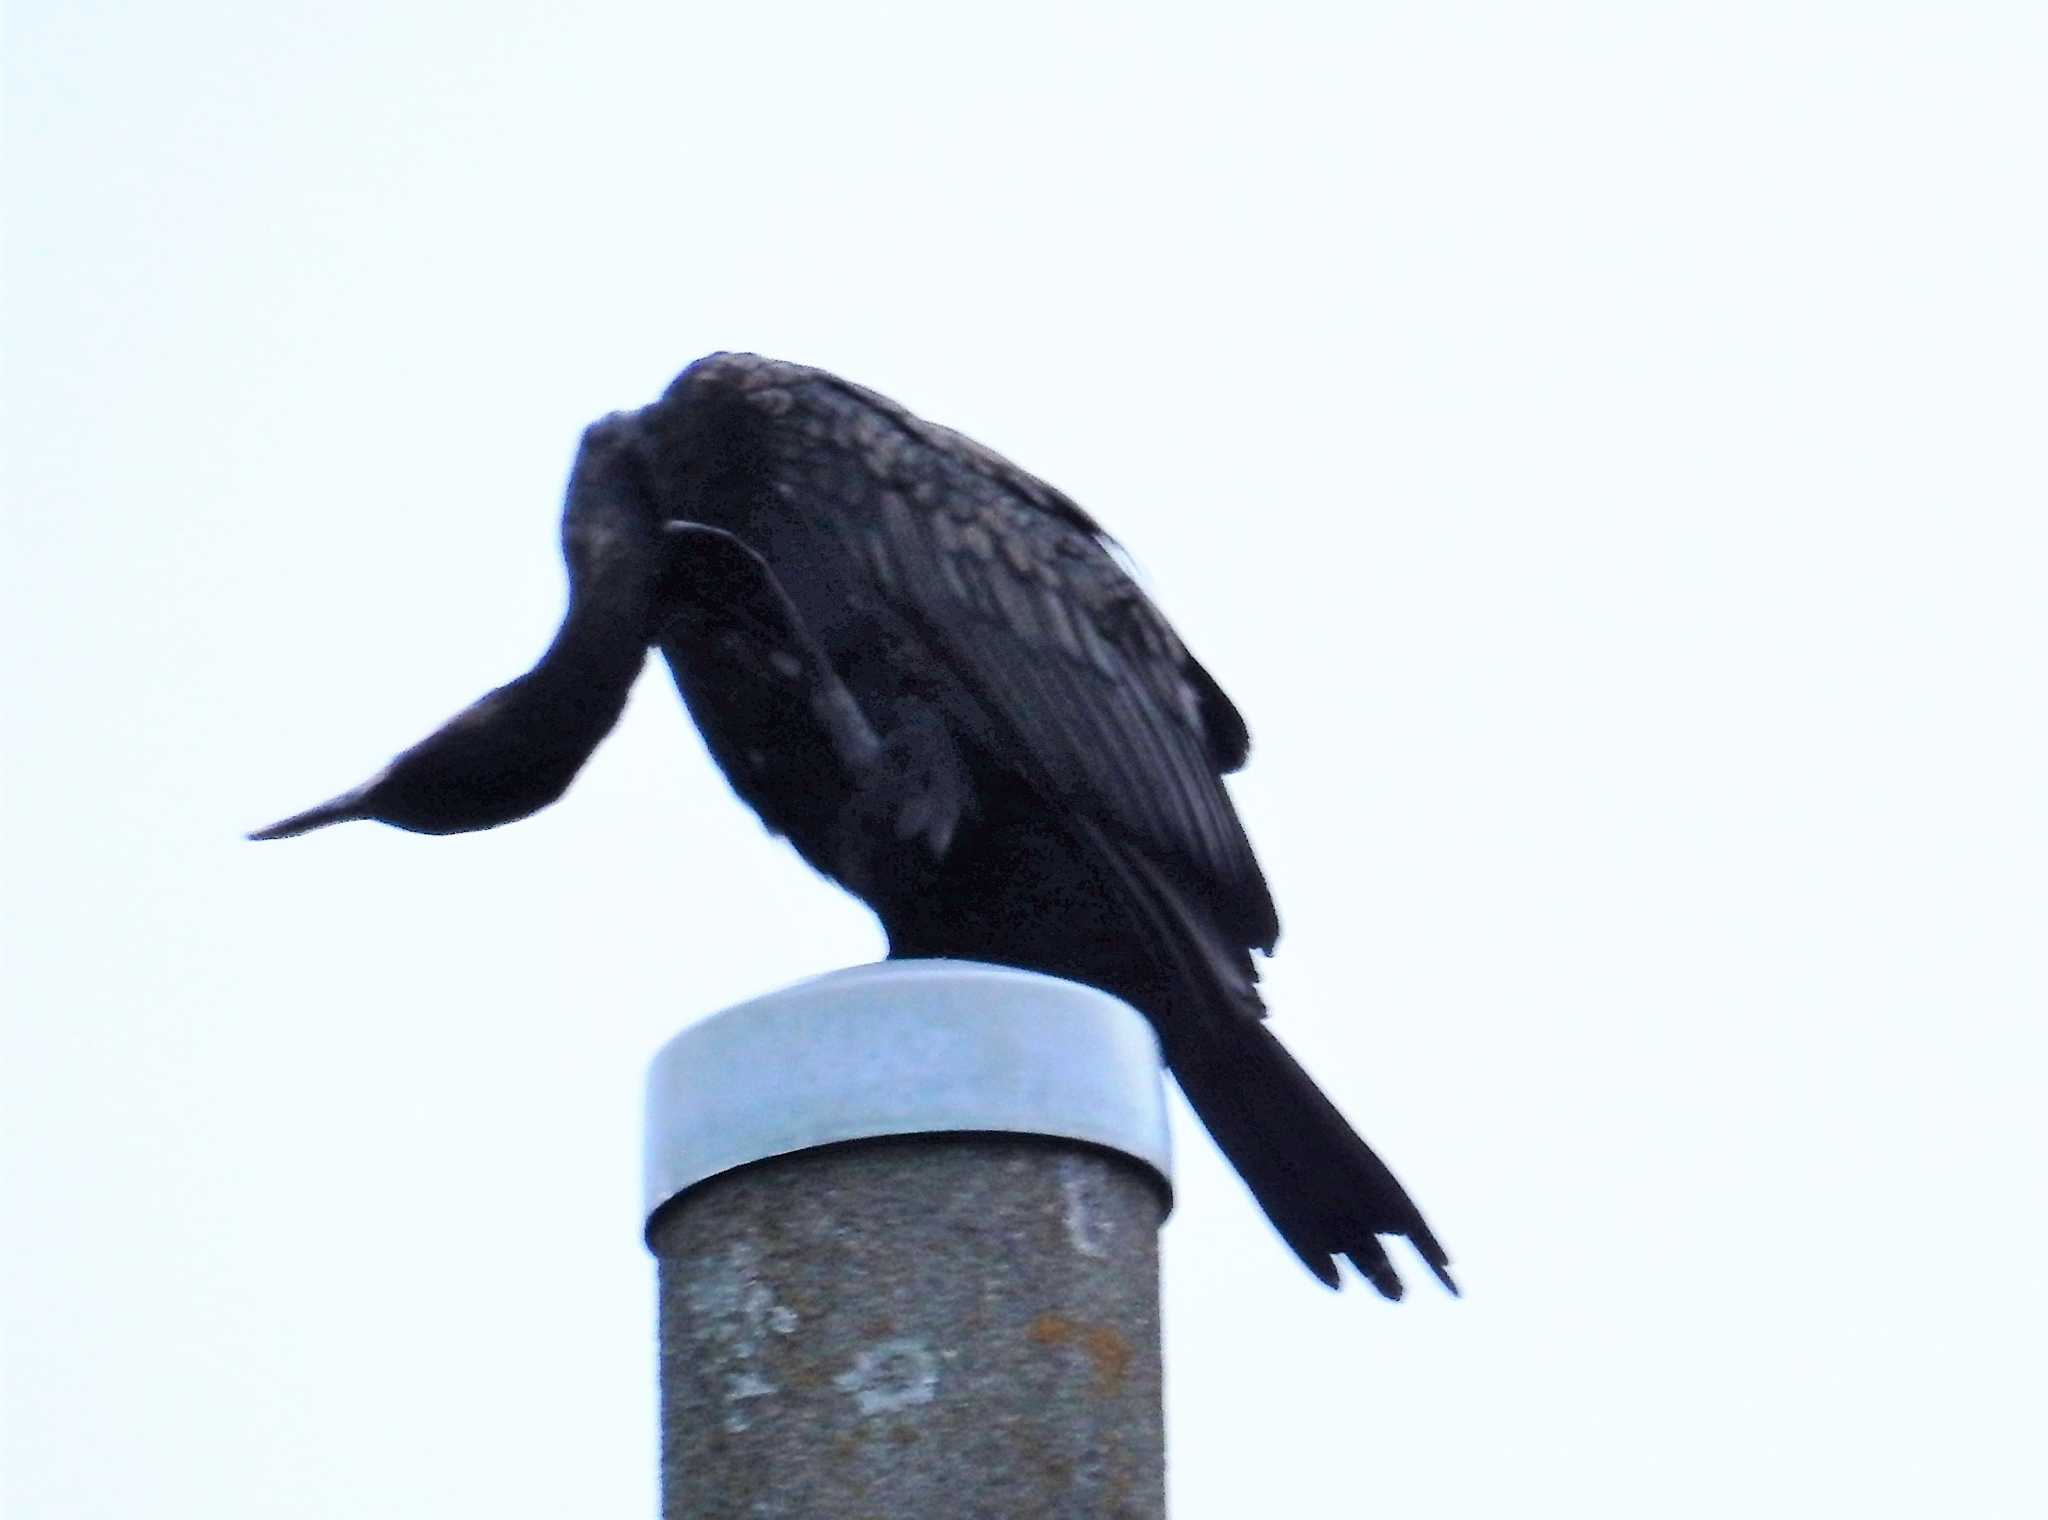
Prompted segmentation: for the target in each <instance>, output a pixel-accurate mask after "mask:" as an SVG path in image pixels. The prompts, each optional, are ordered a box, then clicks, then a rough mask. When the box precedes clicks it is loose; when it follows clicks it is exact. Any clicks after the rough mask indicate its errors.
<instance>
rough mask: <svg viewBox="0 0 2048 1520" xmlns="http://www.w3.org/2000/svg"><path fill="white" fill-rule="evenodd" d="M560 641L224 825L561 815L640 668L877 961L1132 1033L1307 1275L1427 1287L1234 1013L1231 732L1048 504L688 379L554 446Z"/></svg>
mask: <svg viewBox="0 0 2048 1520" xmlns="http://www.w3.org/2000/svg"><path fill="white" fill-rule="evenodd" d="M562 547H563V554H564V558H565V560H566V562H567V566H568V572H569V582H570V592H569V601H568V608H567V611H566V613H565V615H564V617H563V621H562V625H561V628H560V630H559V632H558V633H557V634H556V636H555V638H554V640H553V642H552V643H551V644H550V645H549V647H548V649H547V651H546V653H545V654H544V655H543V656H542V657H541V659H540V661H539V662H538V663H537V664H536V665H535V667H534V668H533V669H532V670H531V671H529V672H528V673H527V674H525V675H523V676H521V677H519V678H518V679H517V680H515V681H513V682H511V683H509V684H508V685H505V686H502V687H499V688H497V689H496V690H495V691H492V692H490V693H488V694H486V695H485V696H484V697H482V698H480V699H479V700H478V701H476V702H474V703H472V704H471V705H470V706H469V707H468V708H466V709H464V710H463V711H462V712H460V713H458V714H457V715H456V716H455V717H454V718H452V719H450V720H449V721H448V722H447V723H445V724H444V725H442V726H441V727H440V728H439V729H437V730H436V731H435V732H434V733H432V734H430V735H429V736H428V737H427V738H425V739H424V740H422V741H420V742H419V743H418V744H416V745H414V746H413V747H412V748H411V749H408V750H406V751H405V752H404V753H402V754H400V755H399V756H398V757H397V758H395V759H394V760H392V761H391V763H390V764H389V765H387V766H385V767H384V769H382V770H381V771H379V772H378V773H377V774H376V775H375V776H373V777H372V778H371V779H370V780H368V781H366V782H364V783H363V784H362V785H360V786H358V787H355V788H352V789H351V790H349V791H347V792H344V793H342V794H341V795H340V796H338V797H336V798H334V799H332V800H331V801H328V802H325V803H322V804H320V805H319V806H318V807H315V808H311V809H308V810H307V811H305V812H302V813H299V814H295V815H293V816H292V817H289V818H286V819H284V820H282V821H280V822H278V823H275V824H272V825H270V826H269V827H268V828H264V829H259V830H257V831H256V832H255V833H253V834H252V835H251V836H250V837H251V838H254V839H265V840H267V839H279V838H285V837H289V836H292V835H296V834H302V833H305V832H307V831H308V830H311V829H316V828H321V827H324V826H327V825H330V824H334V823H340V822H344V821H348V820H352V819H371V820H377V821H381V822H383V823H387V824H391V825H394V826H396V827H398V828H402V829H410V830H414V831H418V832H424V833H459V832H466V831H470V830H476V829H485V828H492V827H496V826H498V825H500V824H504V823H509V822H512V821H514V820H517V819H520V818H523V817H526V816H528V815H529V814H531V813H534V812H536V811H538V810H539V809H541V808H543V807H545V806H547V805H549V804H550V803H552V802H554V801H555V800H557V799H558V798H559V797H560V796H561V795H562V793H563V792H564V790H565V789H566V788H567V787H568V785H569V783H570V781H571V780H572V779H573V778H574V776H575V774H576V772H577V770H578V769H579V768H580V766H581V765H582V764H583V762H584V761H585V760H586V759H587V758H588V757H589V755H590V754H591V753H592V752H593V751H594V750H595V749H596V747H597V745H598V744H599V743H600V742H601V741H602V740H603V739H604V737H605V735H606V734H607V733H608V732H609V731H610V730H611V728H612V727H613V725H614V724H615V723H616V722H617V720H618V718H619V715H620V712H621V711H622V709H623V707H624V704H625V700H626V694H627V691H628V690H629V689H630V687H631V686H632V685H633V683H634V681H635V679H636V677H637V676H638V674H639V672H640V670H641V667H642V664H643V662H644V660H645V657H646V655H647V653H648V652H649V651H650V650H657V651H659V653H660V654H661V656H662V659H663V660H664V662H665V663H666V664H667V666H668V668H669V671H670V674H671V675H672V677H673V679H674V683H675V685H676V688H677V691H678V693H679V695H680V696H681V698H682V701H683V703H684V705H685V707H686V708H687V709H688V711H689V713H690V715H691V717H692V719H693V720H694V721H695V723H696V725H697V727H698V730H699V732H700V733H701V735H702V737H703V740H704V743H705V747H706V749H707V750H708V751H709V753H710V755H711V757H712V758H713V760H714V761H715V762H716V763H717V764H718V766H719V767H720V768H721V770H723V772H724V773H725V776H726V778H727V780H728V781H729V783H730V784H731V786H732V788H733V790H734V791H735V792H736V793H737V794H738V796H739V797H740V799H741V800H742V801H744V802H745V803H746V804H748V805H749V806H750V807H751V808H752V809H753V810H754V811H755V813H756V814H757V815H758V816H759V817H760V819H761V821H762V823H763V824H764V825H765V826H766V827H767V829H768V830H769V831H770V832H771V833H772V834H776V835H779V836H781V837H783V838H785V839H786V840H787V841H788V842H789V843H790V844H791V845H792V846H793V847H794V848H795V849H796V851H797V852H798V854H800V855H801V856H802V857H803V858H804V859H805V860H806V861H807V862H809V864H810V865H811V866H813V867H814V868H815V869H816V870H818V871H819V872H820V873H821V874H823V875H824V876H826V877H828V878H830V879H831V880H833V881H835V882H837V883H839V884H840V885H841V886H843V887H844V888H845V889H847V890H848V891H849V892H851V893H852V894H853V895H854V896H856V897H858V898H859V899H860V900H862V901H863V902H864V903H866V904H867V906H868V907H869V908H870V909H871V910H872V911H873V912H874V913H875V915H876V917H877V918H878V919H879V920H880V922H881V926H882V929H883V931H884V934H885V935H886V938H887V943H888V954H889V956H890V958H891V959H919V958H932V957H944V958H953V959H962V960H972V961H982V962H988V963H994V964H999V965H1008V966H1015V967H1019V968H1021V969H1024V970H1028V971H1035V972H1040V973H1043V974H1046V975H1050V976H1056V977H1062V978H1066V979H1068V980H1072V981H1076V982H1080V983H1083V984H1086V985H1089V986H1093V987H1097V988H1100V989H1102V990H1104V991H1107V992H1109V993H1111V994H1113V995H1114V996H1116V997H1118V998H1120V999H1122V1000H1123V1001H1124V1002H1126V1003H1128V1004H1129V1005H1130V1006H1132V1007H1133V1008H1135V1009H1137V1010H1138V1011H1139V1012H1140V1013H1141V1014H1143V1015H1144V1016H1145V1017H1146V1018H1147V1020H1148V1021H1149V1022H1150V1023H1151V1025H1152V1028H1153V1030H1154V1032H1155V1033H1156V1035H1157V1037H1158V1041H1159V1046H1160V1051H1161V1054H1162V1056H1163V1059H1164V1061H1165V1064H1166V1066H1167V1069H1168V1070H1169V1071H1170V1072H1171V1073H1172V1075H1173V1077H1174V1078H1175V1080H1176V1081H1177V1082H1178V1084H1179V1085H1180V1088H1181V1090H1182V1092H1183V1093H1184V1094H1185V1095H1186V1097H1187V1099H1188V1101H1189V1103H1190V1105H1191V1107H1192V1108H1193V1109H1194V1112H1195V1114H1196V1116H1197V1117H1198V1118H1199V1119H1200V1120H1201V1122H1202V1124H1203V1125H1204V1126H1205V1128H1206V1129H1207V1130H1208V1132H1209V1134H1210V1135H1211V1137H1212V1138H1213V1139H1214V1140H1215V1141H1216V1143H1217V1145H1218V1146H1219V1148H1220V1149H1221V1150H1222V1151H1223V1153H1224V1155H1225V1157H1226V1158H1227V1159H1228V1160H1229V1161H1230V1162H1231V1164H1232V1165H1233V1166H1234V1167H1235V1169H1236V1170H1237V1172H1238V1174H1239V1176H1240V1177H1241V1178H1242V1179H1243V1181H1244V1182H1245V1184H1246V1185H1247V1187H1248V1188H1249V1190H1250V1191H1251V1193H1252V1195H1253V1198H1254V1199H1255V1200H1256V1202H1257V1203H1258V1204H1259V1205H1260V1207H1261V1208H1262V1209H1263V1210H1264V1212H1265V1214H1266V1216H1267V1217H1268V1219H1269V1220H1270V1221H1271V1223H1272V1224H1273V1226H1274V1228H1275V1229H1276V1230H1277V1232H1278V1233H1279V1235H1280V1237H1281V1239H1282V1240H1283V1241H1284V1242H1285V1243H1286V1244H1287V1246H1288V1247H1289V1248H1290V1249H1291V1250H1292V1251H1293V1252H1294V1254H1295V1255H1296V1256H1297V1257H1298V1258H1299V1259H1300V1260H1301V1262H1302V1263H1303V1265H1304V1266H1306V1267H1307V1268H1308V1270H1309V1271H1310V1272H1311V1273H1312V1274H1313V1275H1314V1276H1315V1277H1316V1278H1317V1279H1318V1280H1319V1281H1321V1282H1323V1283H1324V1284H1326V1285H1327V1286H1329V1287H1332V1288H1335V1287H1338V1286H1339V1285H1340V1282H1341V1274H1340V1271H1339V1266H1338V1264H1339V1262H1340V1261H1344V1260H1348V1261H1349V1262H1350V1263H1351V1264H1352V1266H1353V1267H1354V1268H1355V1269H1356V1270H1357V1271H1358V1272H1359V1273H1360V1274H1361V1275H1362V1276H1363V1277H1364V1278H1365V1279H1366V1280H1367V1281H1368V1282H1369V1283H1371V1284H1372V1286H1373V1287H1374V1288H1375V1289H1377V1290H1378V1292H1379V1293H1380V1294H1382V1295H1383V1296H1385V1297H1387V1298H1390V1299H1398V1298H1400V1297H1401V1296H1402V1293H1403V1283H1402V1279H1401V1276H1400V1273H1399V1272H1398V1271H1397V1270H1396V1268H1395V1267H1394V1265H1393V1262H1392V1260H1391V1258H1390V1256H1389V1254H1388V1252H1387V1250H1386V1247H1385V1244H1384V1243H1383V1237H1405V1238H1406V1239H1407V1240H1408V1242H1409V1243H1410V1245H1411V1246H1412V1247H1413V1249H1414V1250H1415V1252H1416V1253H1417V1254H1418V1255H1419V1256H1420V1257H1421V1259H1422V1260H1423V1262H1424V1263H1425V1264H1426V1265H1427V1266H1428V1267H1429V1269H1430V1270H1431V1271H1432V1272H1433V1273H1434V1274H1435V1276H1436V1277H1437V1279H1438V1280H1439V1281H1440V1282H1441V1283H1442V1284H1443V1285H1444V1287H1445V1288H1447V1289H1449V1290H1450V1291H1451V1292H1452V1293H1456V1292H1457V1291H1458V1288H1457V1284H1456V1283H1455V1281H1454V1280H1453V1278H1452V1276H1451V1273H1450V1257H1449V1255H1448V1254H1447V1253H1446V1251H1445V1250H1444V1248H1443V1246H1442V1245H1441V1244H1440V1243H1439V1241H1438V1240H1437V1237H1436V1236H1435V1234H1434V1233H1433V1232H1432V1231H1431V1229H1430V1227H1429V1225H1428V1224H1427V1223H1426V1222H1425V1220H1424V1219H1423V1216H1422V1213H1421V1211H1420V1210H1419V1209H1418V1207H1417V1206H1416V1204H1415V1203H1414V1201H1413V1200H1412V1199H1411V1198H1410V1196H1409V1194H1408V1192H1407V1190H1406V1189H1405V1188H1403V1187H1402V1185H1401V1183H1400V1182H1399V1181H1398V1180H1397V1179H1396V1177H1395V1176H1394V1174H1393V1172H1392V1171H1391V1170H1389V1168H1388V1167H1387V1166H1386V1164H1385V1163H1384V1162H1383V1161H1381V1159H1380V1158H1379V1156H1378V1155H1377V1154H1376V1153H1375V1152H1374V1151H1373V1149H1372V1148H1371V1147H1370V1146H1369V1145H1368V1144H1367V1143H1366V1142H1365V1140H1364V1139H1362V1138H1361V1137H1360V1136H1359V1134H1358V1133H1357V1131H1356V1130H1355V1129H1354V1128H1353V1127H1352V1125H1351V1124H1350V1122H1349V1121H1348V1120H1346V1118H1345V1117H1344V1116H1343V1114H1342V1113H1341V1112H1339V1110H1338V1109H1337V1107H1336V1105H1335V1104H1334V1103H1332V1102H1331V1101H1330V1099H1329V1098H1328V1097H1327V1096H1326V1095H1325V1094H1324V1093H1323V1091H1322V1090H1321V1089H1320V1088H1319V1087H1318V1086H1317V1085H1316V1083H1315V1081H1314V1080H1313V1078H1311V1077H1310V1075H1309V1074H1308V1072H1307V1071H1306V1070H1305V1069H1304V1068H1303V1067H1302V1066H1301V1064H1300V1063H1299V1062H1298V1061H1297V1060H1296V1059H1295V1058H1294V1056H1293V1055H1292V1054H1291V1053H1290V1052H1289V1051H1288V1050H1287V1048H1286V1047H1285V1045H1283V1044H1282V1043H1281V1041H1280V1040H1279V1038H1278V1037H1277V1036H1276V1035H1275V1034H1274V1033H1273V1032H1272V1030H1271V1028H1270V1027H1269V1026H1268V1024H1267V1022H1266V1008H1265V1006H1264V1003H1263V1001H1262V1000H1261V998H1260V996H1259V992H1258V966H1257V960H1256V957H1258V956H1265V955H1270V954H1271V953H1272V952H1273V950H1274V948H1275V946H1276V944H1277V942H1278V939H1279V932H1280V925H1279V918H1278V914H1277V912H1276V910H1275V907H1274V903H1273V898H1272V894H1271V892H1270V890H1269V888H1268V885H1267V882H1266V879H1265V876H1264V874H1263V872H1262V871H1261V869H1260V866H1259V864H1258V861H1257V859H1256V858H1255V856H1254V854H1253V851H1252V847H1251V843H1250V841H1249V839H1248V838H1247V836H1246V833H1245V829H1244V826H1243V824H1242V822H1241V821H1240V819H1239V817H1238V814H1237V812H1236V810H1235V808H1234V806H1233V805H1232V802H1231V800H1230V796H1229V793H1228V791H1227V789H1226V784H1225V779H1224V778H1225V777H1227V776H1228V775H1230V774H1231V773H1233V772H1235V771H1237V770H1239V769H1240V768H1242V767H1243V766H1244V765H1245V763H1246V761H1247V759H1248V757H1249V754H1250V746H1251V740H1250V732H1249V729H1248V727H1247V725H1246V723H1245V720H1244V718H1243V717H1242V716H1241V715H1240V713H1239V711H1238V709H1237V707H1236V706H1235V705H1234V704H1233V703H1232V701H1231V700H1230V698H1229V697H1228V696H1227V695H1226V694H1225V693H1224V691H1223V689H1222V687H1221V686H1220V685H1218V683H1217V682H1216V680H1215V678H1214V677H1212V676H1211V675H1210V673H1209V672H1208V671H1207V670H1206V669H1205V668H1204V667H1203V666H1202V665H1201V664H1200V663H1199V662H1198V661H1197V660H1196V659H1195V658H1194V656H1193V655H1191V654H1190V653H1189V652H1188V650H1187V648H1186V646H1185V645H1184V644H1183V643H1182V642H1181V640H1180V638H1179V636H1178V635H1177V634H1176V633H1175V632H1174V630H1173V629H1172V627H1171V626H1169V624H1168V623H1167V621H1166V619H1165V617H1164V616H1163V615H1162V614H1161V613H1160V611H1159V610H1158V608H1157V607H1156V606H1155V605H1154V603H1153V601H1152V599H1151V598H1150V597H1149V596H1147V595H1146V593H1145V591H1144V590H1143V589H1142V588H1141V586H1140V585H1139V584H1138V583H1137V581H1136V580H1135V579H1134V577H1133V575H1132V574H1131V573H1130V571H1129V570H1128V569H1127V568H1126V564H1127V561H1126V559H1125V557H1124V554H1123V551H1122V548H1121V546H1120V545H1118V544H1117V543H1116V542H1115V541H1114V540H1113V539H1111V538H1110V536H1109V535H1108V534H1107V532H1106V531H1105V530H1104V529H1103V528H1102V527H1101V525H1100V524H1098V523H1097V522H1096V520H1095V519H1094V518H1093V517H1092V516H1090V515H1089V514H1088V513H1087V512H1086V511H1084V510H1083V509H1082V508H1081V507H1080V506H1079V505H1077V504H1076V503H1075V502H1074V501H1073V500H1072V499H1070V498H1069V497H1068V496H1066V495H1064V494H1063V493H1061V492H1060V491H1058V490H1056V489H1055V488H1053V487H1052V486H1050V485H1047V484H1046V483H1045V482H1044V481H1042V480H1040V479H1038V478H1037V477H1036V476H1033V475H1031V474H1029V473H1028V472H1026V471H1025V470H1023V469H1021V468H1020V467H1018V466H1017V465H1015V464H1013V463H1011V462H1010V461H1009V460H1008V459H1007V458H1005V457H1003V456H1002V455H1000V454H997V453H996V452H994V451H993V450H991V449H988V448H986V447H984V446H983V445H981V444H979V443H976V442H975V441H973V440H972V439H970V438H967V437H966V436H964V435H962V434H960V433H958V432H955V431H953V430H951V429H949V428H946V427H942V426H940V425H938V424H936V423H932V422H928V421H926V420H924V419H923V418H921V417H919V416H917V415H915V414H913V413H912V412H910V411H908V410H907V409H905V408H904V407H902V406H900V405H898V404H897V403H895V402H893V401H891V400H889V399H887V398H885V397H883V396H881V395H878V394H876V393H875V392H873V391H870V390H868V389H866V388H864V387H862V386H859V385H856V384H853V383H852V382H849V381H846V380H843V379H840V378H838V377H837V376H835V375H832V374H830V373H827V372H826V371H823V370H820V369H814V368H810V367H807V366H803V365H798V364H793V363H788V362H784V361H780V360H775V359H769V358H764V357H762V356H759V355H755V354H747V353H715V354H711V355H709V356H707V357H705V358H703V359H700V360H698V361H697V362H695V363H694V364H692V365H690V366H689V367H688V368H686V369H685V370H683V372H682V373H681V374H680V375H679V376H678V377H677V378H676V379H675V381H674V382H673V383H672V384H670V385H669V386H668V387H667V389H666V390H665V391H664V392H663V393H662V394H661V396H660V397H659V398H658V399H657V400H655V401H654V402H653V403H651V404H649V405H647V406H644V407H642V408H640V409H638V410H637V411H624V412H615V413H612V414H611V415H610V416H608V417H605V418H603V419H600V420H599V421H598V422H596V423H593V424H591V426H590V427H589V428H587V429H586V430H585V432H584V435H583V439H582V442H581V444H580V446H579V448H578V451H577V456H576V461H575V465H574V467H573V469H572V471H571V474H570V479H569V485H568V489H567V492H566V497H565V505H564V510H563V519H562Z"/></svg>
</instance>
